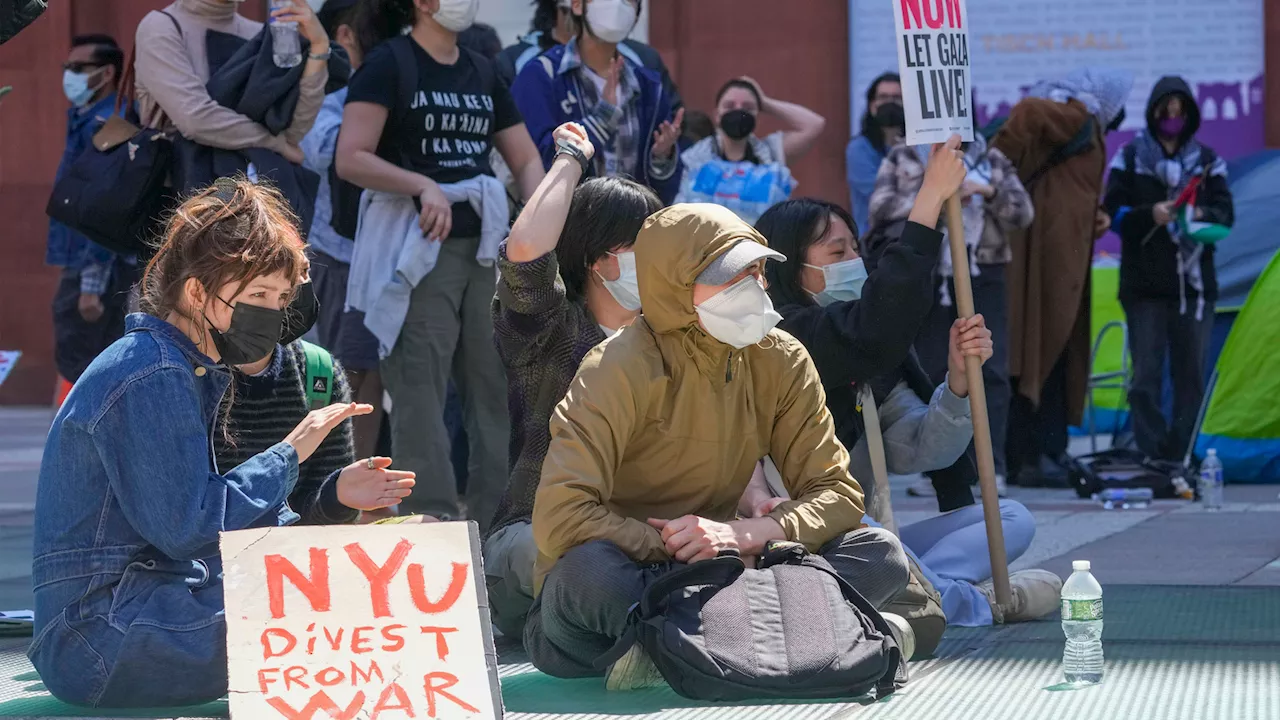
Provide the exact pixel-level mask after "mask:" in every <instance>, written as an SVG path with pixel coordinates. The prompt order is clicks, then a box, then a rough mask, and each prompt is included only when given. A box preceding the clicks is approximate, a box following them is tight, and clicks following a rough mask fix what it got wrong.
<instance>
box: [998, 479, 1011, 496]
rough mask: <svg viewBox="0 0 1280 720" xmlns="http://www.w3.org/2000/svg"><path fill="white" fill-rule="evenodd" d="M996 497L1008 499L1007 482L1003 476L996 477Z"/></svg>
mask: <svg viewBox="0 0 1280 720" xmlns="http://www.w3.org/2000/svg"><path fill="white" fill-rule="evenodd" d="M996 495H998V496H1000V497H1009V481H1008V480H1006V479H1005V477H1004V476H1003V475H996Z"/></svg>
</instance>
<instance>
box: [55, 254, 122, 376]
mask: <svg viewBox="0 0 1280 720" xmlns="http://www.w3.org/2000/svg"><path fill="white" fill-rule="evenodd" d="M137 276H138V270H137V268H135V267H134V266H132V265H130V264H128V263H126V262H123V261H121V260H115V261H113V262H112V263H111V281H110V283H109V284H108V285H107V291H106V293H104V294H103V295H102V298H101V299H102V307H103V312H102V317H100V318H98V320H97V322H89V321H88V320H85V319H84V317H82V316H81V315H80V272H79V271H77V270H70V269H64V270H63V271H62V279H61V280H60V281H59V282H58V289H57V291H56V292H55V293H54V296H53V338H54V348H53V358H54V364H55V365H57V367H58V374H59V375H61V376H62V377H64V378H66V379H67V380H69V381H71V382H72V383H74V382H75V381H77V380H79V379H80V376H81V375H83V374H84V371H85V368H87V367H89V363H91V362H93V359H94V358H96V357H98V355H99V354H101V353H102V351H103V350H106V349H107V346H108V345H110V344H111V343H113V342H115V341H116V340H119V339H120V338H121V337H122V336H123V335H124V318H125V315H127V314H128V307H127V306H128V304H129V290H130V288H131V287H132V286H133V282H134V280H136V279H137Z"/></svg>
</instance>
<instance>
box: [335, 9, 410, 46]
mask: <svg viewBox="0 0 1280 720" xmlns="http://www.w3.org/2000/svg"><path fill="white" fill-rule="evenodd" d="M356 7H357V8H358V11H357V12H356V13H355V16H354V17H353V18H352V21H351V23H349V24H350V25H351V29H352V30H354V31H355V33H356V40H357V41H358V42H359V43H360V47H362V48H364V49H365V50H366V51H368V50H372V49H373V48H375V47H377V46H378V45H381V44H382V43H384V42H386V41H387V40H390V39H391V38H393V37H396V36H397V35H400V34H401V33H402V32H403V31H404V29H405V28H407V27H412V26H413V24H414V23H415V22H417V9H416V8H414V5H413V0H360V4H359V5H357V6H356Z"/></svg>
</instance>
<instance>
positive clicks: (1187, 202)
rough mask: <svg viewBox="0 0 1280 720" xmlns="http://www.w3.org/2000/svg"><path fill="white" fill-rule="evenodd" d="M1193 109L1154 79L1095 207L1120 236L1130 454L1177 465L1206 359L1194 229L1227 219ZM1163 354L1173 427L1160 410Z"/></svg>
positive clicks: (1182, 87) (1210, 289)
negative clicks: (1139, 128) (1138, 122)
mask: <svg viewBox="0 0 1280 720" xmlns="http://www.w3.org/2000/svg"><path fill="white" fill-rule="evenodd" d="M1199 128H1200V108H1199V106H1198V105H1197V104H1196V101H1195V99H1194V98H1193V97H1192V94H1191V88H1190V86H1188V85H1187V83H1186V81H1185V80H1183V79H1182V78H1180V77H1164V78H1161V79H1160V81H1159V82H1157V83H1156V86H1155V89H1154V90H1152V92H1151V99H1150V100H1149V101H1148V103H1147V129H1146V130H1145V131H1143V132H1140V133H1139V134H1138V136H1137V137H1135V138H1134V139H1133V140H1131V141H1130V142H1129V143H1128V144H1126V145H1125V146H1124V147H1123V148H1121V150H1120V152H1118V153H1117V154H1116V156H1115V158H1114V159H1113V160H1112V162H1111V168H1110V170H1111V175H1110V178H1109V179H1108V181H1107V191H1106V196H1105V199H1104V201H1103V204H1104V206H1105V207H1106V210H1107V212H1108V213H1109V214H1110V215H1111V225H1112V227H1113V228H1114V229H1115V230H1116V231H1117V232H1118V233H1119V234H1120V238H1121V243H1122V244H1121V252H1120V303H1121V305H1122V306H1123V307H1124V311H1125V316H1126V317H1127V319H1128V324H1129V352H1130V354H1131V355H1132V356H1133V362H1134V369H1133V379H1132V381H1131V382H1130V387H1129V403H1130V405H1131V407H1132V408H1133V433H1134V438H1135V440H1136V441H1137V444H1138V449H1140V450H1141V451H1142V452H1143V453H1145V454H1146V455H1147V456H1149V457H1151V458H1154V459H1163V460H1179V459H1181V457H1182V455H1183V453H1184V452H1185V451H1186V448H1187V445H1188V443H1189V442H1190V441H1191V435H1192V432H1193V431H1194V429H1195V422H1196V415H1197V413H1198V411H1199V409H1200V403H1201V401H1202V400H1203V398H1204V375H1205V367H1204V364H1205V357H1206V354H1207V352H1208V344H1209V335H1210V330H1211V329H1212V327H1213V309H1214V302H1215V301H1216V300H1217V298H1218V282H1217V275H1216V272H1215V270H1214V265H1213V245H1212V244H1208V243H1205V242H1202V241H1200V238H1199V237H1198V236H1197V235H1196V234H1195V233H1194V228H1195V227H1196V226H1197V225H1200V224H1203V223H1213V224H1217V225H1222V226H1228V227H1229V226H1230V225H1231V224H1232V223H1233V222H1234V219H1235V211H1234V208H1233V205H1232V201H1231V190H1230V189H1229V188H1228V186H1227V165H1226V162H1225V161H1223V159H1222V158H1220V157H1218V154H1217V153H1215V152H1214V151H1213V150H1212V149H1211V148H1209V147H1207V146H1205V145H1201V144H1200V143H1199V142H1198V141H1196V139H1195V134H1196V131H1197V130H1199ZM1166 352H1167V353H1168V356H1169V367H1170V375H1171V378H1172V382H1173V424H1172V426H1171V427H1170V426H1169V425H1168V424H1167V423H1166V421H1165V417H1164V414H1163V412H1162V410H1161V401H1160V398H1161V390H1162V388H1163V381H1164V365H1165V355H1166Z"/></svg>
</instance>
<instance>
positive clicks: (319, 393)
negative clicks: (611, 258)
mask: <svg viewBox="0 0 1280 720" xmlns="http://www.w3.org/2000/svg"><path fill="white" fill-rule="evenodd" d="M298 342H300V343H301V344H302V352H303V354H304V355H305V356H306V359H307V377H306V382H305V385H304V388H303V389H304V390H305V391H306V393H307V402H308V403H309V404H310V405H311V409H312V410H316V409H319V408H322V407H325V406H326V405H328V404H329V403H330V402H332V401H333V355H330V354H329V351H328V350H325V349H324V348H322V347H320V346H319V345H312V344H311V343H309V342H307V341H306V340H299V341H298Z"/></svg>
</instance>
